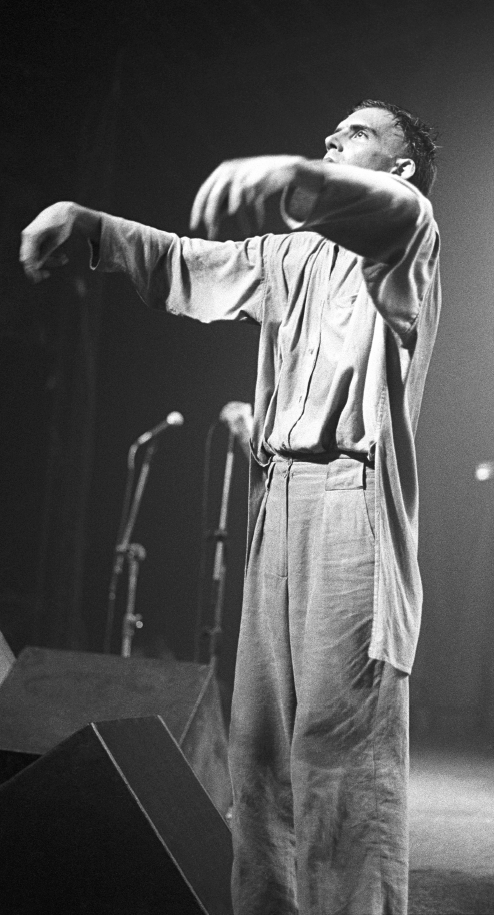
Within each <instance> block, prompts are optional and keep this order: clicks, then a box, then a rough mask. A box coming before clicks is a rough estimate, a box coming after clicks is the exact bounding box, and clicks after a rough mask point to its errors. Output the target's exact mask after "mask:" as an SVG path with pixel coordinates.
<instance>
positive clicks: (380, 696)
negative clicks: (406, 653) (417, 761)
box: [230, 457, 408, 915]
mask: <svg viewBox="0 0 494 915" xmlns="http://www.w3.org/2000/svg"><path fill="white" fill-rule="evenodd" d="M374 512H375V509H374V471H373V470H372V469H370V468H369V467H367V466H366V464H365V463H363V462H360V461H358V460H354V459H353V458H350V457H339V458H337V459H336V460H333V461H331V462H330V463H329V464H314V463H306V462H299V461H291V460H283V459H281V458H280V459H278V458H277V459H276V460H275V461H273V462H272V463H271V465H270V467H269V470H268V472H267V478H266V491H265V495H264V499H263V504H262V507H261V511H260V515H259V518H258V521H257V525H256V529H255V533H254V539H253V542H252V545H251V549H250V554H249V559H248V564H247V570H246V581H245V590H244V605H243V614H242V622H241V631H240V637H239V646H238V655H237V668H236V675H235V688H234V696H233V706H232V724H231V732H230V769H231V776H232V783H233V794H234V805H233V819H232V832H233V845H234V867H233V876H232V895H233V906H234V912H235V915H295V913H299V915H405V913H406V909H407V881H408V828H407V782H408V678H407V676H406V675H405V674H402V673H400V672H399V671H397V670H395V669H394V668H393V667H392V666H391V665H389V664H387V663H385V662H383V661H376V660H371V659H370V658H369V656H368V646H369V641H370V634H371V626H372V607H373V589H374Z"/></svg>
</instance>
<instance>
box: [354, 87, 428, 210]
mask: <svg viewBox="0 0 494 915" xmlns="http://www.w3.org/2000/svg"><path fill="white" fill-rule="evenodd" d="M362 108H382V109H384V110H385V111H389V112H390V114H392V115H393V118H394V122H395V124H397V126H398V127H400V128H401V130H402V131H403V136H404V138H405V152H406V153H407V155H408V156H409V157H410V159H413V161H414V162H415V172H414V173H413V175H412V176H411V177H410V178H409V179H408V180H409V181H410V184H414V185H415V187H418V189H419V191H422V193H423V194H425V196H426V197H427V195H428V194H429V193H430V190H431V188H432V185H433V184H434V181H435V179H436V171H437V168H436V165H435V158H436V150H437V146H436V143H435V139H436V137H435V134H434V131H433V129H432V128H431V127H428V126H427V124H425V123H424V121H421V120H420V118H418V117H416V116H415V115H414V114H412V113H411V112H410V111H407V110H406V108H400V106H399V105H392V104H391V103H390V102H382V101H376V99H364V101H363V102H359V103H358V105H355V106H354V107H353V108H351V110H350V111H349V112H348V114H353V112H354V111H360V110H361V109H362Z"/></svg>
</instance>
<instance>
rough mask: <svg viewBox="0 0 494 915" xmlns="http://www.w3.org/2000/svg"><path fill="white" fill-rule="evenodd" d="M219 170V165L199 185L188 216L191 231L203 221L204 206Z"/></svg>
mask: <svg viewBox="0 0 494 915" xmlns="http://www.w3.org/2000/svg"><path fill="white" fill-rule="evenodd" d="M220 168H221V165H220V166H219V168H217V169H215V171H214V172H213V173H212V174H211V175H210V176H209V178H207V179H206V181H205V182H204V184H201V187H200V188H199V190H198V192H197V194H196V196H195V200H194V203H193V204H192V210H191V214H190V227H191V229H198V228H199V226H200V224H201V222H202V221H203V220H204V212H205V209H206V204H207V201H208V198H209V194H210V192H211V190H212V188H213V187H214V185H215V183H216V175H217V172H218V171H219V169H220Z"/></svg>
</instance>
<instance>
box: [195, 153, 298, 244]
mask: <svg viewBox="0 0 494 915" xmlns="http://www.w3.org/2000/svg"><path fill="white" fill-rule="evenodd" d="M304 162H305V160H304V159H302V158H301V157H300V156H259V157H257V158H253V159H233V160H231V161H230V162H223V164H222V165H220V166H219V167H218V168H217V169H215V171H214V172H213V173H212V174H211V175H210V176H209V178H208V179H207V180H206V181H205V182H204V184H203V185H202V187H201V188H200V189H199V191H198V193H197V196H196V199H195V201H194V204H193V207H192V212H191V216H190V226H191V229H197V228H198V226H199V224H200V223H201V222H203V223H204V225H205V226H206V229H207V233H208V236H209V238H216V237H217V235H218V229H219V224H220V222H221V219H222V218H223V217H224V216H232V215H234V214H236V213H238V214H239V216H241V215H242V211H244V210H245V209H246V208H247V207H250V208H252V209H253V211H254V213H255V217H256V222H257V227H258V228H261V227H262V224H263V222H264V211H265V205H266V200H267V198H268V197H270V196H271V195H272V194H276V193H277V192H278V191H282V190H284V189H285V188H286V187H289V186H290V185H291V184H294V183H296V181H297V178H298V175H299V171H300V169H303V164H304Z"/></svg>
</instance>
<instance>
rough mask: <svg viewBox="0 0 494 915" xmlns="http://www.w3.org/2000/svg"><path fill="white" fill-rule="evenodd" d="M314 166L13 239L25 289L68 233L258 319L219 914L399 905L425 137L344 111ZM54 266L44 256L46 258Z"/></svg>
mask: <svg viewBox="0 0 494 915" xmlns="http://www.w3.org/2000/svg"><path fill="white" fill-rule="evenodd" d="M326 148H327V153H326V156H325V157H324V161H322V162H313V161H307V160H305V159H303V158H300V157H295V156H274V157H271V156H270V157H263V158H259V159H247V160H239V161H234V162H227V163H224V164H223V165H221V166H220V167H219V168H218V169H217V170H216V171H215V172H214V173H213V174H212V175H211V176H210V178H209V179H208V180H207V181H206V182H205V184H204V185H203V187H202V188H201V189H200V191H199V194H198V195H197V198H196V200H195V203H194V207H193V211H192V217H191V223H192V226H193V228H196V227H197V226H198V225H199V224H200V222H201V220H202V221H203V222H204V223H205V225H206V228H207V229H208V232H209V235H210V237H211V238H213V237H214V236H215V235H216V234H217V231H218V225H219V222H220V220H221V218H222V216H223V215H224V214H225V213H230V214H231V213H240V214H244V215H245V213H248V214H250V216H251V217H253V218H254V220H255V221H256V223H257V226H258V227H259V228H262V225H263V220H264V204H265V202H266V200H267V198H268V197H269V196H270V195H272V194H274V193H276V192H280V191H281V192H282V201H281V208H282V214H283V217H284V219H285V222H286V223H287V226H288V227H289V228H290V229H291V230H295V229H297V230H302V231H291V232H289V233H287V234H285V235H264V236H261V237H253V238H249V239H247V240H246V241H243V242H223V243H221V242H213V241H202V240H199V239H187V238H182V239H180V238H178V237H177V236H176V235H173V234H170V233H165V232H160V231H157V230H154V229H151V228H148V227H144V226H141V225H139V224H136V223H131V222H128V221H126V220H121V219H115V218H113V217H110V216H107V215H104V214H100V213H96V212H94V211H90V210H86V209H84V208H82V207H79V206H77V205H76V204H67V203H62V204H55V205H54V206H53V207H50V208H48V210H45V211H43V212H42V213H41V214H40V215H39V216H38V217H37V219H35V220H34V222H33V223H32V224H31V225H30V226H28V228H27V229H26V230H25V232H24V233H23V242H22V249H21V259H22V261H23V263H24V266H25V269H26V272H27V274H28V275H29V276H30V277H31V278H32V279H34V280H39V279H41V278H43V277H44V276H46V275H47V273H48V271H49V269H50V265H51V264H52V263H56V260H57V256H58V255H57V248H59V246H60V245H61V244H62V243H63V242H64V241H65V240H66V239H67V238H68V237H69V235H70V234H71V233H72V232H73V231H75V230H77V231H80V232H81V233H82V234H83V235H84V236H85V237H86V238H88V239H89V240H90V242H91V244H92V247H93V255H92V258H93V266H97V267H98V268H99V269H103V270H107V271H115V270H120V271H124V272H126V273H127V274H128V275H129V276H130V277H131V279H132V280H133V282H134V283H135V285H136V287H137V289H138V291H139V293H140V295H141V296H142V298H143V299H144V300H145V301H146V302H147V303H148V304H150V305H152V306H154V307H161V308H164V307H166V308H167V309H168V311H170V312H173V313H176V314H180V315H189V316H190V317H194V318H197V319H199V320H201V321H213V320H219V319H240V320H242V319H245V320H251V321H255V322H257V323H259V324H260V327H261V332H260V349H259V364H258V375H257V387H256V399H255V409H254V431H253V437H252V462H251V491H250V515H249V532H248V555H247V563H246V578H245V591H244V605H243V613H242V623H241V632H240V638H239V647H238V655H237V669H236V678H235V690H234V698H233V708H232V726H231V741H230V744H231V750H230V763H231V773H232V781H233V788H234V815H233V827H232V829H233V843H234V851H235V863H234V872H233V878H232V892H233V901H234V909H235V912H236V915H294V913H296V912H299V913H300V915H343V913H344V915H404V913H405V912H406V906H407V870H408V867H407V822H406V790H407V765H408V738H407V704H408V693H407V689H408V674H409V672H410V670H411V666H412V662H413V656H414V651H415V646H416V641H417V636H418V628H419V622H420V609H421V584H420V576H419V571H418V566H417V477H416V463H415V449H414V433H415V429H416V425H417V419H418V414H419V409H420V403H421V398H422V392H423V387H424V381H425V375H426V372H427V368H428V364H429V360H430V356H431V351H432V347H433V343H434V337H435V333H436V327H437V321H438V317H439V298H440V292H439V272H438V251H439V241H438V233H437V227H436V225H435V223H434V220H433V216H432V209H431V206H430V204H429V202H428V201H427V200H426V196H425V194H427V193H428V191H429V190H430V187H431V185H432V181H433V178H434V174H435V167H434V164H433V160H434V149H435V148H434V143H433V141H432V139H431V137H430V132H429V131H428V129H427V128H425V125H423V123H422V122H420V121H418V119H416V118H414V117H413V116H412V115H410V114H409V113H408V112H406V111H404V110H403V109H400V108H397V107H396V106H393V105H389V104H387V103H384V102H378V101H374V100H368V101H365V102H363V103H361V104H360V105H358V106H357V107H356V108H355V109H354V110H353V111H352V113H351V114H350V115H349V116H348V117H347V118H345V119H344V120H343V121H342V122H341V123H340V124H339V125H338V127H337V128H336V130H335V131H334V133H333V134H331V136H329V137H328V138H327V140H326ZM53 258H55V259H53Z"/></svg>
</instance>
